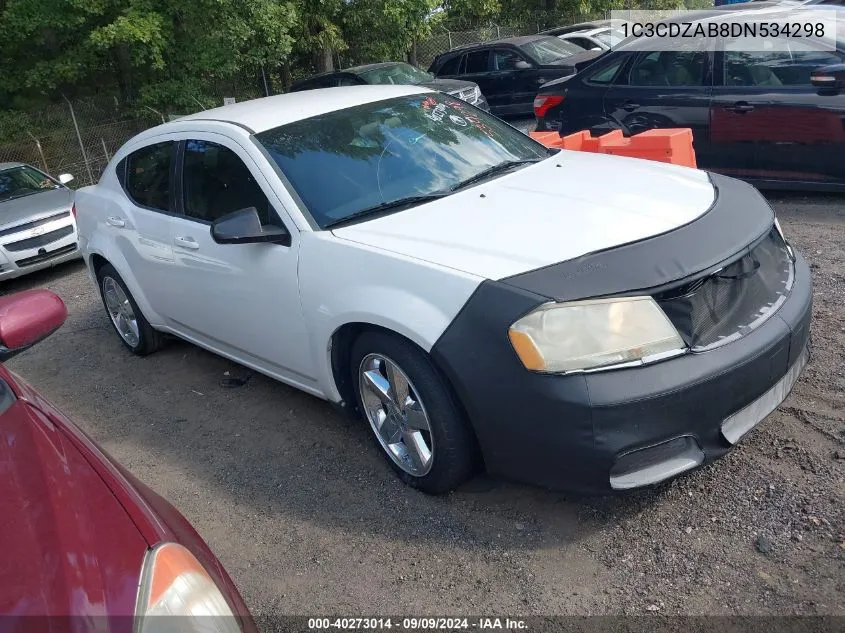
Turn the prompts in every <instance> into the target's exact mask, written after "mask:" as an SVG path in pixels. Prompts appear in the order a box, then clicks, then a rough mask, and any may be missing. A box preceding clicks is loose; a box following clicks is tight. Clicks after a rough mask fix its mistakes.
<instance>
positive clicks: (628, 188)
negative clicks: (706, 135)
mask: <svg viewBox="0 0 845 633" xmlns="http://www.w3.org/2000/svg"><path fill="white" fill-rule="evenodd" d="M76 205H77V210H78V222H79V231H80V240H81V242H80V243H81V248H82V251H83V254H84V257H85V261H86V263H87V266H88V269H89V271H90V275H91V277H92V279H93V280H94V282H95V283H96V284H97V287H98V289H99V291H100V294H101V295H102V299H103V304H104V306H105V309H106V312H107V313H108V316H109V318H110V319H111V322H112V323H113V324H114V328H115V330H116V332H117V333H118V335H119V336H120V339H121V341H122V342H123V343H124V344H125V346H126V347H127V348H129V349H130V350H131V351H133V352H135V353H136V354H148V353H150V352H153V351H155V350H156V349H158V348H159V347H160V346H161V345H162V342H163V335H164V334H172V335H176V336H178V337H181V338H183V339H186V340H188V341H191V342H193V343H195V344H197V345H199V346H202V347H204V348H206V349H209V350H212V351H214V352H216V353H218V354H220V355H222V356H225V357H228V358H230V359H233V360H235V361H237V362H239V363H242V364H243V365H246V366H248V367H251V368H253V369H255V370H257V371H259V372H262V373H264V374H266V375H268V376H272V377H273V378H276V379H278V380H280V381H282V382H285V383H287V384H290V385H293V386H295V387H298V388H300V389H302V390H304V391H306V392H308V393H311V394H313V395H315V396H317V397H320V398H324V399H326V400H328V401H330V402H332V403H334V404H336V405H338V406H339V407H341V408H343V409H346V410H347V411H349V412H351V413H355V414H358V415H360V416H362V417H363V418H364V419H365V420H366V421H367V422H368V423H369V425H370V426H371V427H372V431H373V436H374V438H375V440H376V441H377V444H378V446H380V447H381V450H382V451H383V453H384V455H385V456H386V458H387V460H388V463H389V464H390V465H391V466H392V467H393V468H394V469H395V471H396V472H397V473H398V474H399V476H400V477H401V478H402V479H403V480H404V481H405V482H406V483H409V484H411V485H413V486H416V487H418V488H420V489H422V490H424V491H426V492H431V493H439V492H443V491H446V490H449V489H451V488H453V487H455V486H457V485H458V484H460V483H461V482H462V481H464V480H465V479H466V478H468V477H469V476H470V475H471V474H472V473H473V471H474V470H475V469H477V468H479V467H482V466H483V467H484V468H486V469H487V470H488V471H489V472H490V473H492V474H494V475H498V476H502V477H507V478H511V479H518V480H522V481H527V482H532V483H535V484H540V485H547V486H552V487H558V488H567V489H576V490H584V491H591V492H609V491H612V490H621V489H628V488H636V487H641V486H648V485H652V484H654V483H657V482H659V481H662V480H665V479H667V478H670V477H672V476H675V475H677V474H679V473H682V472H684V471H687V470H691V469H693V468H696V467H698V466H700V465H701V464H703V463H705V462H708V461H710V460H712V459H714V458H716V457H719V456H721V455H723V454H724V453H725V452H726V451H727V450H728V449H729V448H730V447H731V446H732V445H733V444H735V443H736V442H737V441H739V439H740V438H741V437H742V436H743V435H744V434H745V433H746V432H748V431H749V430H750V429H751V428H752V427H753V426H754V425H755V424H757V423H758V422H760V420H762V419H763V417H765V416H766V415H767V414H768V413H770V412H771V411H772V410H773V409H774V408H775V407H776V406H777V404H779V403H780V402H781V401H782V400H783V399H784V398H785V397H786V395H787V393H788V392H789V390H790V389H791V387H792V385H793V384H794V383H795V381H796V380H797V378H798V375H799V374H800V372H801V370H802V369H803V367H804V364H805V363H806V362H807V357H808V351H807V350H808V347H807V344H808V340H809V319H810V302H811V284H810V274H809V270H808V267H807V265H806V264H805V263H804V261H803V259H801V257H800V255H798V254H796V253H795V252H794V251H793V250H792V249H791V247H790V246H789V245H788V244H787V243H786V241H785V239H784V237H783V234H782V233H781V231H780V229H779V227H778V226H777V223H776V221H775V218H774V214H773V212H772V210H771V208H770V207H769V205H768V204H767V203H766V201H765V200H764V199H763V198H762V197H761V196H760V194H759V193H758V192H757V191H756V190H755V189H754V188H753V187H751V186H749V185H746V184H743V183H741V182H739V181H736V180H733V179H730V178H725V177H722V176H718V175H715V174H708V173H705V172H703V171H697V170H694V169H688V168H684V167H678V166H672V165H664V164H660V163H655V162H649V161H644V160H637V159H626V158H617V157H610V156H603V155H598V154H586V153H579V152H569V151H558V150H550V149H547V148H546V147H544V146H542V145H540V144H538V143H536V142H535V141H533V140H532V139H530V138H529V137H527V136H525V135H524V134H522V133H520V132H518V131H517V130H515V129H514V128H512V127H510V126H509V125H507V124H506V123H503V122H502V121H500V120H498V119H496V118H495V117H492V116H490V115H488V114H486V113H485V112H482V111H480V110H478V109H477V108H475V107H473V106H471V105H469V104H467V103H465V102H462V101H459V100H457V99H454V98H452V97H449V96H448V95H444V94H440V93H437V92H432V91H429V90H425V89H420V88H415V87H403V86H361V87H349V88H330V89H325V90H313V91H305V92H299V93H293V94H288V95H280V96H276V97H269V98H265V99H259V100H255V101H248V102H244V103H238V104H236V105H230V106H225V107H222V108H218V109H213V110H208V111H205V112H200V113H198V114H194V115H191V116H188V117H184V118H181V119H179V120H177V121H173V122H170V123H166V124H164V125H161V126H159V127H156V128H153V129H150V130H147V131H145V132H143V133H141V134H139V135H138V136H136V137H135V138H133V139H132V140H131V141H129V142H128V143H127V144H126V145H125V146H124V147H123V148H121V149H120V151H118V152H117V153H116V154H115V156H114V157H113V159H112V160H111V162H110V163H109V165H108V166H107V168H106V169H105V171H104V173H103V177H102V179H101V181H100V182H99V183H98V184H97V185H95V186H92V187H86V188H84V189H80V190H79V191H78V192H77V198H76Z"/></svg>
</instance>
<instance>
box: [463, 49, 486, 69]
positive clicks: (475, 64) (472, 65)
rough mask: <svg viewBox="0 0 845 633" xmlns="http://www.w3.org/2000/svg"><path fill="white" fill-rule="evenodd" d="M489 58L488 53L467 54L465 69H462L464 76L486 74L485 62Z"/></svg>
mask: <svg viewBox="0 0 845 633" xmlns="http://www.w3.org/2000/svg"><path fill="white" fill-rule="evenodd" d="M489 57H490V51H476V52H474V53H467V62H466V69H464V74H466V75H472V74H473V73H486V72H487V60H488V59H489Z"/></svg>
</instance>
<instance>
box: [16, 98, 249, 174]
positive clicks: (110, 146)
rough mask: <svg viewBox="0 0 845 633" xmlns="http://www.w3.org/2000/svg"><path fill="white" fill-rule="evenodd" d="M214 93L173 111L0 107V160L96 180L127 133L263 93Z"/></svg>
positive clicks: (108, 105)
mask: <svg viewBox="0 0 845 633" xmlns="http://www.w3.org/2000/svg"><path fill="white" fill-rule="evenodd" d="M214 92H219V93H220V95H221V96H220V97H215V98H214V99H213V100H212V99H210V98H208V97H204V98H203V99H202V100H200V99H193V100H192V102H191V105H189V106H183V107H179V108H178V111H174V112H170V111H167V112H161V111H158V110H155V109H153V108H149V107H143V106H138V107H134V106H129V105H125V104H119V103H118V102H117V101H116V100H110V101H98V100H74V101H69V100H64V101H61V102H59V103H54V104H51V105H48V106H42V107H40V108H38V109H32V110H2V111H0V163H4V162H22V163H28V164H30V165H34V166H35V167H38V168H39V169H41V170H43V171H45V172H46V173H48V174H50V175H52V176H54V177H56V176H58V175H59V174H64V173H69V174H72V175H73V176H74V180H73V182H72V183H71V184H70V186H71V187H73V188H78V187H84V186H86V185H90V184H93V183H96V182H97V181H99V179H100V175H101V174H102V172H103V169H105V167H106V165H107V164H108V162H109V160H110V159H111V157H112V156H113V155H114V153H115V152H116V151H117V150H118V149H120V147H121V146H122V145H123V144H124V143H125V142H126V141H128V140H129V139H130V138H132V137H133V136H135V135H136V134H138V133H139V132H142V131H144V130H146V129H148V128H150V127H153V126H155V125H159V124H161V123H164V122H166V121H169V120H172V119H175V118H178V117H180V116H184V115H186V114H193V113H195V112H200V111H202V110H205V109H208V108H210V107H216V106H221V105H224V98H225V97H224V96H223V95H226V96H227V97H228V96H229V95H231V97H230V98H234V99H236V100H237V101H244V100H246V99H253V98H256V97H260V96H263V95H262V94H261V92H260V91H259V90H258V89H257V88H254V87H252V86H251V85H250V86H246V87H244V88H243V89H238V87H237V86H235V85H227V86H221V87H220V89H219V90H217V87H215V90H214Z"/></svg>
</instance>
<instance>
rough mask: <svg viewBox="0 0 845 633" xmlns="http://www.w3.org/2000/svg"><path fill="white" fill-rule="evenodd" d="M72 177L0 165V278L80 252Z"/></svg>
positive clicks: (57, 262) (9, 276) (11, 165)
mask: <svg viewBox="0 0 845 633" xmlns="http://www.w3.org/2000/svg"><path fill="white" fill-rule="evenodd" d="M71 180H73V176H71V175H70V174H61V175H60V176H59V178H58V180H56V179H54V178H52V177H51V176H48V175H47V174H45V173H44V172H42V171H41V170H39V169H36V168H35V167H32V166H31V165H26V164H24V163H0V280H3V279H12V278H14V277H20V276H21V275H26V274H27V273H31V272H34V271H36V270H41V269H42V268H48V267H50V266H55V265H56V264H61V263H62V262H66V261H69V260H71V259H76V258H78V257H79V256H80V253H79V248H78V245H77V234H76V209H75V207H74V206H73V190H71V189H68V188H67V187H66V186H65V185H66V184H67V183H69V182H70V181H71Z"/></svg>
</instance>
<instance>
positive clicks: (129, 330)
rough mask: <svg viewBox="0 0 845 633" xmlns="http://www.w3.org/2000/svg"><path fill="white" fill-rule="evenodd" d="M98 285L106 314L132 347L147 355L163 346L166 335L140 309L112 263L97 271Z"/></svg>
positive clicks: (137, 352) (120, 335)
mask: <svg viewBox="0 0 845 633" xmlns="http://www.w3.org/2000/svg"><path fill="white" fill-rule="evenodd" d="M97 285H98V287H99V288H100V298H101V299H102V300H103V307H105V309H106V314H107V315H108V317H109V320H110V321H111V324H112V326H114V329H115V331H116V332H117V335H118V337H120V341H121V342H122V343H123V344H124V345H125V346H126V347H127V348H128V349H129V351H131V352H132V353H133V354H136V355H138V356H146V355H147V354H152V353H153V352H155V351H156V350H158V349H160V348H161V346H162V344H163V342H164V336H163V335H162V334H161V332H159V331H157V330H155V329H154V328H153V326H151V325H150V323H149V321H147V319H146V317H144V315H143V314H142V313H141V309H140V308H139V307H138V304H137V303H135V298H134V297H133V296H132V293H131V292H129V289H128V288H127V287H126V284H125V283H124V282H123V279H122V278H121V276H120V275H119V274H118V272H117V271H116V270H115V269H114V267H113V266H112V265H111V264H104V265H103V266H101V267H100V269H99V270H98V271H97Z"/></svg>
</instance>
